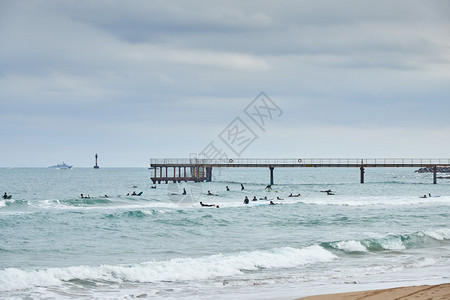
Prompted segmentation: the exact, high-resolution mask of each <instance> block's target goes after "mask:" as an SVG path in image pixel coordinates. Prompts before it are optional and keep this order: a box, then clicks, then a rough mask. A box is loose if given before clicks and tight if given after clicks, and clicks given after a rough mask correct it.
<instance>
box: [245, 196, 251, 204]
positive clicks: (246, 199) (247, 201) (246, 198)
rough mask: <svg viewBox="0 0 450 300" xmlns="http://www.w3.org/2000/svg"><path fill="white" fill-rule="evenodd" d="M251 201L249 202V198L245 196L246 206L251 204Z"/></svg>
mask: <svg viewBox="0 0 450 300" xmlns="http://www.w3.org/2000/svg"><path fill="white" fill-rule="evenodd" d="M249 202H250V201H249V200H248V197H247V196H245V199H244V204H249Z"/></svg>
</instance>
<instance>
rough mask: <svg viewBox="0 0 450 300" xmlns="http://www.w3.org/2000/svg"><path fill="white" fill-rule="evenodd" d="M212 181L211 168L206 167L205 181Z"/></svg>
mask: <svg viewBox="0 0 450 300" xmlns="http://www.w3.org/2000/svg"><path fill="white" fill-rule="evenodd" d="M211 180H212V167H206V181H211Z"/></svg>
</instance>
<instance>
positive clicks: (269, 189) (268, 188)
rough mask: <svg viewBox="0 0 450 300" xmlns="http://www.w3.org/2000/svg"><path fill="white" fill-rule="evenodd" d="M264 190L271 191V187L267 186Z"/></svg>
mask: <svg viewBox="0 0 450 300" xmlns="http://www.w3.org/2000/svg"><path fill="white" fill-rule="evenodd" d="M265 190H266V191H269V192H270V191H271V190H272V185H270V184H269V185H268V186H266V188H265Z"/></svg>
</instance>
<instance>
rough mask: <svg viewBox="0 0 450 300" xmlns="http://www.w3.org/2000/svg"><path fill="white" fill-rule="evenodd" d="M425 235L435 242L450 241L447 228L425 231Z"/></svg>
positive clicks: (449, 231)
mask: <svg viewBox="0 0 450 300" xmlns="http://www.w3.org/2000/svg"><path fill="white" fill-rule="evenodd" d="M425 234H426V235H428V236H430V237H432V238H434V239H436V240H440V241H443V240H448V239H450V229H449V228H441V229H437V230H428V231H425Z"/></svg>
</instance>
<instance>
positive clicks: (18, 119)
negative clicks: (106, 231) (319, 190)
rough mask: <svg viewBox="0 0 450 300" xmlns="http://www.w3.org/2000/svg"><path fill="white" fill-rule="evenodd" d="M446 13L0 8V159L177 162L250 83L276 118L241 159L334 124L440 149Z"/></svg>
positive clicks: (182, 6)
mask: <svg viewBox="0 0 450 300" xmlns="http://www.w3.org/2000/svg"><path fill="white" fill-rule="evenodd" d="M449 15H450V4H449V2H448V1H394V2H393V1H377V2H374V1H327V0H321V1H313V2H312V1H278V2H276V3H275V2H269V1H246V2H242V1H226V2H210V1H188V2H187V1H126V2H110V1H64V2H61V1H51V0H48V1H46V0H41V1H32V2H18V1H0V45H1V46H0V117H1V118H2V120H6V122H3V123H2V125H1V134H0V138H2V140H6V141H10V144H11V145H12V146H11V150H6V151H7V152H6V153H5V154H4V155H2V157H1V158H0V166H2V165H5V166H7V165H17V164H25V165H27V164H31V165H33V164H37V165H46V164H51V163H54V162H53V161H49V160H50V159H51V158H52V157H51V156H50V155H48V153H58V152H66V153H67V156H69V158H71V157H72V159H73V163H75V164H76V165H86V162H85V159H86V160H88V161H89V162H90V159H91V158H90V157H89V156H88V155H87V154H86V153H87V152H89V153H90V152H100V150H102V151H104V152H105V153H111V156H113V155H114V159H115V161H116V163H115V164H116V165H142V164H146V163H147V159H148V158H149V157H150V156H164V155H174V156H186V155H188V154H189V153H190V152H195V151H200V150H201V149H202V148H203V146H204V145H206V144H208V143H209V142H210V141H211V140H212V139H214V138H215V137H216V136H217V135H218V134H219V133H220V132H221V131H222V130H223V128H224V127H225V126H226V125H228V124H229V122H231V120H233V119H234V118H235V117H236V116H239V115H242V110H243V109H244V107H245V106H246V105H247V104H248V103H249V102H250V101H252V100H253V99H254V97H255V96H256V95H257V94H258V93H259V92H260V91H262V90H264V91H265V92H267V93H268V94H269V95H270V96H271V97H272V98H273V99H276V100H277V101H279V102H280V106H282V108H283V110H284V111H285V114H284V115H283V120H280V122H282V124H283V126H282V128H278V127H277V128H278V129H279V130H278V131H277V132H272V131H270V130H269V131H268V132H267V133H266V134H265V135H264V136H265V137H266V139H267V140H266V141H265V138H264V136H261V138H260V139H259V140H258V142H257V143H255V145H259V147H261V148H262V149H267V150H266V152H264V151H263V150H259V149H257V148H254V149H253V150H252V149H251V148H249V149H248V152H246V153H245V155H262V156H277V155H278V154H280V155H282V154H283V153H284V154H285V155H291V154H292V151H293V150H292V149H297V148H298V147H301V143H300V144H299V143H298V142H297V140H298V139H300V138H303V139H304V140H305V139H306V140H305V142H307V143H308V144H310V145H315V146H314V147H313V148H312V150H311V151H312V152H313V151H314V150H315V151H319V150H320V148H321V146H320V143H321V141H323V139H324V138H326V137H328V138H332V137H333V138H334V136H335V135H336V132H337V131H340V132H342V134H343V135H346V134H348V135H349V136H352V135H353V134H354V133H355V132H356V131H357V130H366V134H373V135H374V136H376V137H377V138H378V139H381V140H382V139H383V137H384V136H385V138H386V141H387V142H390V143H392V141H393V137H392V136H389V132H392V133H393V136H396V137H397V140H403V141H404V139H398V136H400V135H401V134H405V135H407V136H416V137H417V138H418V139H419V140H420V138H422V139H426V140H427V141H428V143H431V144H432V145H433V147H429V146H427V147H425V146H424V147H422V146H418V147H417V148H405V147H403V146H402V145H401V144H398V143H394V144H395V147H394V146H393V147H392V152H394V153H396V152H401V151H403V152H407V151H406V150H408V151H410V153H405V155H414V153H422V152H425V151H426V150H425V149H427V151H430V152H429V155H430V156H433V155H435V156H442V155H443V154H445V153H444V150H442V149H443V148H442V147H440V144H441V143H442V140H443V137H445V138H448V137H449V136H448V135H447V136H446V135H445V132H446V131H445V130H444V131H442V130H443V128H448V127H449V123H448V116H447V112H448V111H449V108H450V107H449V106H450V104H449V103H450V102H449V101H448V95H449V94H450V84H449V83H450V42H449V40H448V36H450V26H449V25H450V24H449V23H450V21H449V20H448V16H449ZM274 126H276V125H274ZM332 128H336V129H335V130H332ZM355 128H357V129H355ZM319 129H320V130H319ZM433 130H435V131H436V132H441V134H437V135H433V134H430V132H433ZM282 131H285V132H287V133H289V135H291V136H292V138H289V135H288V136H285V135H284V134H283V132H282ZM303 131H308V132H314V134H306V133H302V132H303ZM295 132H299V133H298V134H297V135H298V138H297V136H296V133H295ZM442 132H443V133H442ZM394 133H395V134H394ZM358 134H364V132H362V131H361V132H359V133H358ZM278 136H283V137H285V138H284V139H282V140H280V139H278V138H277V137H278ZM55 137H57V139H55ZM271 140H278V141H279V143H280V144H282V145H283V147H282V149H284V150H280V149H278V150H273V149H272V148H270V147H268V145H267V143H268V141H271ZM25 141H28V144H31V145H33V146H32V147H31V148H30V149H29V150H27V149H26V148H27V147H26V145H27V144H26V142H25ZM118 141H120V144H119V143H118ZM58 142H59V143H61V142H64V145H68V146H67V147H65V146H61V144H58ZM346 142H348V143H350V144H351V145H353V146H354V148H355V149H358V151H359V152H358V151H356V152H357V153H361V154H364V153H372V152H373V151H372V148H370V146H369V145H370V143H366V144H362V143H359V142H357V141H352V139H351V138H349V139H347V140H346ZM381 142H382V141H381ZM180 143H182V144H181V146H180ZM131 145H135V146H133V147H131ZM351 145H350V146H349V147H351ZM365 145H366V146H365ZM255 147H257V146H255ZM419 147H422V148H419ZM19 148H20V149H21V150H20V151H18V150H17V149H19ZM129 148H133V150H131V149H129ZM136 148H139V150H136ZM72 149H73V150H72ZM169 149H170V150H169ZM268 149H272V150H268ZM339 149H347V146H345V147H344V146H342V147H341V146H340V148H339ZM399 149H401V151H400V150H399ZM342 151H343V150H342ZM127 152H129V153H130V155H122V156H118V153H127ZM18 153H21V155H20V156H19V155H18ZM27 153H28V154H29V153H41V154H40V156H39V157H37V158H30V159H29V161H23V155H24V154H27ZM131 154H133V155H131ZM330 155H331V154H330ZM28 156H30V157H31V155H28ZM114 159H111V161H114ZM65 160H68V159H65ZM36 161H37V162H36ZM112 164H113V165H114V163H112Z"/></svg>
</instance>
